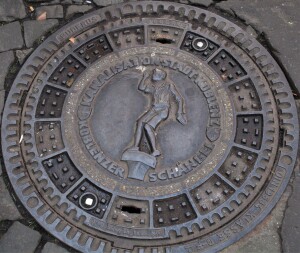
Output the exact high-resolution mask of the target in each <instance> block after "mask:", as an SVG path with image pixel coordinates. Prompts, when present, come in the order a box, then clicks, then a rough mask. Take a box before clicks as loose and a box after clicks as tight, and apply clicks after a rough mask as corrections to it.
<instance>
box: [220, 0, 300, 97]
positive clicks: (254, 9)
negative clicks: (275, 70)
mask: <svg viewBox="0 0 300 253" xmlns="http://www.w3.org/2000/svg"><path fill="white" fill-rule="evenodd" d="M216 6H217V7H220V8H221V9H223V10H226V11H228V12H231V13H232V14H233V15H235V14H236V15H238V16H239V17H240V18H242V19H244V20H245V21H246V22H247V23H248V24H251V25H252V26H254V27H255V28H257V29H258V30H259V31H260V32H264V34H265V35H266V37H267V39H268V40H269V41H270V42H271V45H272V46H273V47H274V48H275V50H276V51H277V53H276V52H275V54H276V55H277V56H278V57H279V59H280V61H281V62H282V63H283V66H284V67H285V68H286V70H287V72H288V73H289V75H290V76H291V77H292V79H293V81H294V82H295V84H296V86H297V88H298V91H299V90H300V82H299V81H298V80H300V71H299V66H300V57H299V55H300V30H299V25H300V16H299V9H300V1H295V0H286V1H282V0H264V1H261V0H254V1H245V0H228V1H222V2H219V3H217V5H216ZM233 12H234V13H233Z"/></svg>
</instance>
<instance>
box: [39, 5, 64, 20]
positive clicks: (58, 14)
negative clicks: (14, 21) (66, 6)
mask: <svg viewBox="0 0 300 253" xmlns="http://www.w3.org/2000/svg"><path fill="white" fill-rule="evenodd" d="M44 12H46V13H47V19H48V18H63V17H64V10H63V7H62V6H61V5H51V6H42V7H38V8H36V16H37V17H38V16H40V15H41V14H42V13H44Z"/></svg>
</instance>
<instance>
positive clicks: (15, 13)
mask: <svg viewBox="0 0 300 253" xmlns="http://www.w3.org/2000/svg"><path fill="white" fill-rule="evenodd" d="M25 17H26V11H25V6H24V4H23V1H22V0H1V3H0V21H6V22H7V21H13V20H15V19H22V18H25Z"/></svg>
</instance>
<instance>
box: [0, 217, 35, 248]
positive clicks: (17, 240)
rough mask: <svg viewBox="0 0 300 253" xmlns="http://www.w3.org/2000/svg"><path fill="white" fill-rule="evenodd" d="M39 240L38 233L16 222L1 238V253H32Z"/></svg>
mask: <svg viewBox="0 0 300 253" xmlns="http://www.w3.org/2000/svg"><path fill="white" fill-rule="evenodd" d="M40 239H41V235H40V233H39V232H37V231H35V230H32V229H31V228H29V227H27V226H25V225H23V224H21V223H20V222H18V221H16V222H14V223H13V225H12V226H11V227H10V228H9V229H8V231H7V232H6V234H4V235H3V236H2V237H1V240H0V249H1V253H21V252H22V253H34V250H35V248H36V247H37V246H38V244H39V241H40Z"/></svg>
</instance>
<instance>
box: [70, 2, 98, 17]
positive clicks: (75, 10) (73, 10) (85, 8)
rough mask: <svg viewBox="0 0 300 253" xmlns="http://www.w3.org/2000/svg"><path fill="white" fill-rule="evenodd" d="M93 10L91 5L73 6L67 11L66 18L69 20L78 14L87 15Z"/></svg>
mask: <svg viewBox="0 0 300 253" xmlns="http://www.w3.org/2000/svg"><path fill="white" fill-rule="evenodd" d="M92 8H93V7H92V6H89V5H82V6H78V5H71V6H69V7H68V9H67V14H66V18H69V17H71V16H73V15H74V14H76V13H85V12H87V11H89V10H90V9H92Z"/></svg>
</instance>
